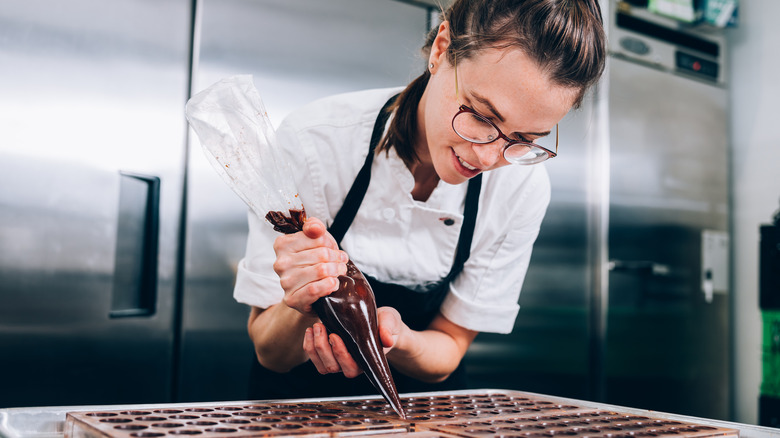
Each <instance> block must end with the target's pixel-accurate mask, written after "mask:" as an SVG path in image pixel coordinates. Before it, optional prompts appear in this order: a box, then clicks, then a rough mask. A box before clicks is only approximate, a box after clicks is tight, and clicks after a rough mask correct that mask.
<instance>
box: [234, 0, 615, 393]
mask: <svg viewBox="0 0 780 438" xmlns="http://www.w3.org/2000/svg"><path fill="white" fill-rule="evenodd" d="M604 44H605V38H604V32H603V29H602V22H601V12H600V10H599V6H598V3H597V1H596V0H564V1H562V0H554V1H553V0H478V1H461V0H458V1H455V2H454V4H453V5H452V6H451V7H450V8H449V9H447V10H446V11H444V12H443V15H442V22H441V25H439V26H438V27H437V28H435V29H433V30H432V31H431V33H430V35H429V37H428V39H427V43H426V45H425V47H424V54H425V57H426V61H427V62H426V65H427V69H426V70H425V71H424V72H423V73H422V74H421V75H420V76H419V77H418V78H416V79H415V80H413V81H412V82H411V83H410V84H409V85H408V86H407V87H405V88H403V89H402V88H393V89H381V90H368V91H362V92H356V93H350V94H344V95H338V96H333V97H330V98H326V99H321V100H318V101H316V102H313V103H311V104H309V105H306V106H304V107H303V108H301V109H299V110H297V111H295V112H293V113H292V114H291V115H290V116H288V117H287V119H286V120H285V121H284V122H283V123H282V125H281V126H280V128H279V130H278V132H277V136H278V140H279V144H280V147H282V148H283V150H284V154H285V155H286V156H287V157H288V158H289V160H290V161H291V162H292V165H293V168H296V169H299V171H298V172H296V175H295V177H296V180H297V181H296V183H297V187H298V188H299V190H300V197H301V199H302V201H303V204H304V205H305V207H306V211H307V213H308V216H309V219H308V220H307V221H306V223H305V224H304V226H303V230H302V231H301V232H298V233H294V234H290V235H285V236H282V237H278V238H277V234H276V233H274V232H273V230H272V229H271V228H270V227H268V226H267V225H266V224H264V223H263V222H264V221H263V219H262V218H260V217H257V216H256V215H254V214H252V213H250V216H249V225H250V235H249V239H248V243H247V252H246V257H245V258H244V259H243V260H242V261H241V262H240V264H239V270H238V276H237V279H236V288H235V297H236V299H237V300H238V301H240V302H243V303H246V304H249V305H251V306H252V313H251V315H250V319H249V324H248V329H249V334H250V337H251V338H252V340H253V342H254V345H255V351H256V353H257V359H258V362H257V364H256V369H255V374H254V376H255V382H254V383H253V388H254V389H255V392H254V393H252V394H250V395H251V396H252V397H256V398H266V399H267V398H280V397H304V396H305V397H313V396H322V395H355V394H366V393H371V392H373V391H372V389H371V388H370V386H367V384H368V382H367V381H366V380H364V379H362V378H361V379H354V378H352V377H356V376H358V375H360V374H361V373H362V370H361V369H360V368H359V367H358V365H357V363H356V362H355V360H354V359H353V358H352V357H351V356H350V354H349V352H348V351H347V349H346V348H345V345H344V343H343V341H342V340H341V339H340V338H339V337H338V335H336V334H332V333H331V334H329V333H327V331H326V330H325V329H324V327H323V325H322V323H321V322H320V321H318V320H317V317H316V315H315V314H314V313H313V312H312V310H311V307H312V303H314V302H315V301H316V300H317V299H319V298H320V297H322V296H326V295H329V294H330V293H331V292H333V291H334V290H335V289H336V288H337V287H338V276H339V275H343V274H344V273H345V271H346V264H345V261H346V260H347V259H348V257H347V255H346V254H345V252H346V253H347V254H348V255H349V259H351V260H352V261H353V262H354V263H355V264H356V265H357V267H358V268H359V269H360V270H361V271H362V272H363V273H364V274H365V276H366V278H367V280H368V281H369V283H370V284H371V287H372V288H373V290H374V294H375V295H376V302H377V305H378V306H379V307H380V308H379V311H378V323H379V332H380V337H381V340H382V343H383V346H384V348H385V352H386V354H387V359H388V361H389V363H390V365H391V367H392V368H393V370H394V378H395V381H396V385H397V386H398V389H399V391H400V392H413V391H431V390H444V389H455V388H462V387H464V385H465V373H464V370H463V367H462V366H461V364H460V363H461V359H462V358H463V355H464V354H465V353H466V351H467V349H468V348H469V345H470V344H471V342H472V341H473V340H474V338H475V336H476V335H477V334H478V333H479V332H482V331H485V332H494V333H507V332H509V331H510V330H511V328H512V326H513V324H514V319H515V317H516V315H517V311H518V306H517V299H518V295H519V293H520V287H521V285H522V282H523V278H524V276H525V272H526V270H527V267H528V263H529V259H530V255H531V248H532V245H533V243H534V240H535V239H536V236H537V234H538V231H539V226H540V223H541V221H542V218H543V217H544V214H545V210H546V208H547V205H548V203H549V196H550V184H549V180H548V176H547V173H546V170H545V168H544V166H543V165H540V164H538V163H540V162H541V161H544V160H546V159H548V158H551V157H554V156H555V155H556V153H557V148H556V147H555V145H554V144H553V146H547V145H543V144H539V143H542V142H543V141H544V139H547V138H551V139H553V140H555V141H557V129H556V126H557V124H558V122H559V121H560V120H561V119H562V118H563V117H564V116H565V115H566V114H567V113H568V112H569V110H570V109H571V108H573V107H576V106H577V105H578V104H579V102H580V101H581V100H582V98H583V95H584V93H585V92H586V90H587V89H588V88H589V87H590V86H591V85H592V84H594V83H595V82H596V81H597V80H598V78H599V76H600V74H601V72H602V70H603V67H604V57H605V53H606V52H605V47H604ZM456 60H457V63H456ZM384 117H389V120H390V121H389V122H387V123H384V122H383V118H384ZM553 131H555V133H554V134H553ZM510 163H517V164H525V165H524V166H509V164H510ZM529 164H533V165H529ZM464 183H465V184H464ZM319 374H327V375H326V376H320V375H319Z"/></svg>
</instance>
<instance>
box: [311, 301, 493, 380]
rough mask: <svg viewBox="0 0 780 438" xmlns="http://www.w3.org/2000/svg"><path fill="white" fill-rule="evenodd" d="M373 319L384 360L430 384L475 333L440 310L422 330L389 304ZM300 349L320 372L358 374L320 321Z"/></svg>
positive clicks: (457, 358)
mask: <svg viewBox="0 0 780 438" xmlns="http://www.w3.org/2000/svg"><path fill="white" fill-rule="evenodd" d="M377 319H378V320H379V336H380V338H381V340H382V345H384V346H385V352H386V354H387V359H388V361H389V362H390V363H391V364H392V365H393V366H394V367H395V368H396V369H397V370H399V371H400V372H402V373H404V374H406V375H408V376H411V377H414V378H416V379H418V380H422V381H425V382H430V383H436V382H441V381H442V380H444V379H446V378H447V377H448V376H449V375H450V374H451V373H452V372H453V371H455V368H457V367H458V364H460V361H461V359H463V356H464V355H465V354H466V350H468V348H469V345H471V342H472V341H474V338H475V337H476V336H477V334H478V333H479V332H476V331H473V330H468V329H465V328H463V327H460V326H458V325H456V324H454V323H452V322H451V321H449V320H448V319H447V318H445V317H444V316H443V315H442V314H441V313H440V314H439V315H437V316H436V317H435V318H434V320H433V321H432V322H431V324H430V325H429V326H428V328H427V329H426V330H423V331H414V330H412V329H410V328H409V327H408V326H407V325H406V324H404V323H403V322H402V321H401V316H400V315H399V313H398V311H397V310H395V309H393V308H390V307H382V308H380V309H378V314H377ZM303 349H304V350H305V351H306V354H307V355H308V357H309V358H311V360H312V363H314V365H315V366H316V367H317V370H318V371H319V372H320V373H322V374H326V373H336V372H342V373H344V375H345V376H346V377H355V376H357V375H360V373H361V370H360V368H359V367H358V365H357V363H356V362H355V360H354V359H353V358H352V356H350V354H349V351H348V350H347V347H346V345H344V342H343V341H342V340H341V338H340V337H339V336H338V335H336V334H330V336H328V335H327V333H326V332H325V328H324V326H323V325H322V323H316V324H314V327H311V328H309V329H307V330H306V335H305V337H304V340H303Z"/></svg>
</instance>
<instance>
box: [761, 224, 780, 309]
mask: <svg viewBox="0 0 780 438" xmlns="http://www.w3.org/2000/svg"><path fill="white" fill-rule="evenodd" d="M760 248H761V250H760V251H761V260H760V262H759V263H760V266H759V272H760V274H759V301H760V303H759V304H760V306H761V309H762V310H778V309H780V224H779V225H762V226H761V243H760Z"/></svg>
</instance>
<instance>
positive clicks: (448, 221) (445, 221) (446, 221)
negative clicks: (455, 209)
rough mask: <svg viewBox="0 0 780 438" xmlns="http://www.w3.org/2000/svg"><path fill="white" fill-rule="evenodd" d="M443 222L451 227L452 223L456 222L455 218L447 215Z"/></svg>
mask: <svg viewBox="0 0 780 438" xmlns="http://www.w3.org/2000/svg"><path fill="white" fill-rule="evenodd" d="M442 222H444V225H446V226H448V227H449V226H450V225H453V224H455V220H453V219H452V218H448V217H447V218H444V219H443V220H442Z"/></svg>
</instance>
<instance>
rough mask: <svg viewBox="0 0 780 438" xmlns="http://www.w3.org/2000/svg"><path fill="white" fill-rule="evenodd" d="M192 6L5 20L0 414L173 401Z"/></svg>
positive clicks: (35, 7)
mask: <svg viewBox="0 0 780 438" xmlns="http://www.w3.org/2000/svg"><path fill="white" fill-rule="evenodd" d="M190 3H191V2H189V1H187V0H161V1H154V2H148V1H142V0H118V1H112V2H104V1H101V0H74V1H69V2H61V1H57V0H18V1H17V0H11V1H6V2H4V4H3V7H2V8H0V65H2V66H3V67H2V69H0V95H2V96H3V97H2V99H0V187H2V190H0V248H2V249H1V250H0V351H2V360H0V375H2V376H3V383H2V385H0V386H2V390H0V407H5V406H31V405H61V404H102V403H137V402H160V401H166V400H168V399H169V397H170V393H169V391H170V378H171V376H170V364H171V357H172V349H171V342H172V336H171V333H172V331H171V324H172V319H171V309H172V297H173V288H174V280H175V273H176V266H177V263H176V252H177V247H178V230H179V220H180V214H181V195H182V182H183V166H184V162H183V154H184V146H185V144H184V135H185V133H186V131H185V124H184V118H183V114H182V111H183V105H184V102H185V101H186V97H187V82H188V68H187V66H188V55H189V28H190V16H191V12H190V6H191V5H190Z"/></svg>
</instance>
